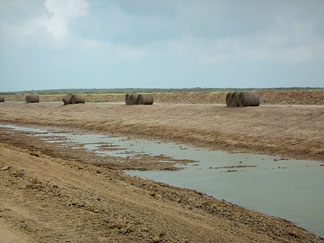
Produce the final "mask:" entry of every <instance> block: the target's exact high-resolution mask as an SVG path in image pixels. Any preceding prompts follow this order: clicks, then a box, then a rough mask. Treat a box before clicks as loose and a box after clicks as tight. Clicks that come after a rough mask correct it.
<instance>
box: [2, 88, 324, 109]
mask: <svg viewBox="0 0 324 243" xmlns="http://www.w3.org/2000/svg"><path fill="white" fill-rule="evenodd" d="M252 92H255V93H258V94H259V96H260V102H261V104H298V105H324V90H316V91H315V90H314V91H313V90H258V91H256V90H255V91H252ZM226 94H227V92H217V93H211V92H195V93H191V92H176V93H156V94H153V97H154V102H155V103H172V104H225V96H226ZM25 97H26V94H18V95H12V96H9V97H7V98H6V100H8V101H15V100H25ZM85 98H86V101H87V102H125V96H124V95H109V94H107V95H91V94H89V95H85ZM62 99H63V96H55V95H54V96H40V101H41V102H42V101H59V102H62Z"/></svg>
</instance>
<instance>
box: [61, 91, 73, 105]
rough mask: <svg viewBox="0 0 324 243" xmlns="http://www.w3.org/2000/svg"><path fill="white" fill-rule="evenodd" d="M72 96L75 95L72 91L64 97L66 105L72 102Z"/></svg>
mask: <svg viewBox="0 0 324 243" xmlns="http://www.w3.org/2000/svg"><path fill="white" fill-rule="evenodd" d="M72 96H73V95H72V94H71V93H69V94H67V95H66V96H65V97H64V98H63V103H64V105H69V104H72Z"/></svg>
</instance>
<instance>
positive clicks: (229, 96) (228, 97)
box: [226, 92, 232, 107]
mask: <svg viewBox="0 0 324 243" xmlns="http://www.w3.org/2000/svg"><path fill="white" fill-rule="evenodd" d="M226 106H227V107H231V106H232V93H231V92H230V93H227V95H226Z"/></svg>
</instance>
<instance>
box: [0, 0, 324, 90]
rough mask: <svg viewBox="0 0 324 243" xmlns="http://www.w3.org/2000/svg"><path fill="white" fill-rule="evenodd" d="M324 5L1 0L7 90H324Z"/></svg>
mask: <svg viewBox="0 0 324 243" xmlns="http://www.w3.org/2000/svg"><path fill="white" fill-rule="evenodd" d="M323 12H324V1H322V0H309V1H304V0H285V1H282V0H278V1H277V0H273V1H260V0H246V1H239V0H237V1H218V0H200V1H199V0H159V1H158V0H118V1H117V0H0V92H1V91H18V90H31V89H34V90H35V89H59V88H129V87H130V88H137V87H142V88H190V87H215V88H217V87H256V88H262V87H292V86H300V87H306V86H313V87H315V86H317V87H319V86H320V87H324V68H323V67H324V14H323Z"/></svg>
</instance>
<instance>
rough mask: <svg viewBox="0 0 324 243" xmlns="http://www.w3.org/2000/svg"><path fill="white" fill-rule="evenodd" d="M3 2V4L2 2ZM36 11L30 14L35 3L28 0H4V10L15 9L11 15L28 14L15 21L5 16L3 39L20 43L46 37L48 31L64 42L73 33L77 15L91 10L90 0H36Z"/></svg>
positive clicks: (0, 31)
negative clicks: (12, 0)
mask: <svg viewBox="0 0 324 243" xmlns="http://www.w3.org/2000/svg"><path fill="white" fill-rule="evenodd" d="M0 6H1V5H0ZM33 6H34V8H35V9H37V10H35V13H34V14H29V10H30V9H31V8H32V7H31V6H27V5H26V4H25V3H24V2H17V3H16V4H4V6H3V9H4V7H6V8H5V9H4V10H3V11H2V13H5V14H8V13H13V14H12V15H11V16H10V15H9V17H11V18H13V17H14V18H16V17H15V15H16V13H23V16H25V17H24V18H21V17H19V18H16V19H17V20H16V21H14V22H12V21H9V20H6V19H5V18H2V20H1V22H0V34H1V35H2V36H3V37H2V38H1V39H2V40H4V39H6V40H8V42H14V43H18V44H24V43H25V42H27V41H30V40H33V41H38V39H41V38H43V37H44V36H45V35H46V32H47V33H49V34H50V35H51V36H52V38H53V39H54V40H55V41H57V42H62V41H63V40H65V39H66V38H67V37H68V36H69V35H70V31H69V26H70V24H72V23H73V22H74V21H75V20H76V19H77V18H79V17H82V16H86V15H87V14H88V8H89V4H88V2H87V0H46V1H45V2H39V1H38V2H33ZM45 31H46V32H45Z"/></svg>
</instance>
